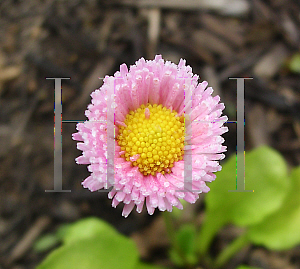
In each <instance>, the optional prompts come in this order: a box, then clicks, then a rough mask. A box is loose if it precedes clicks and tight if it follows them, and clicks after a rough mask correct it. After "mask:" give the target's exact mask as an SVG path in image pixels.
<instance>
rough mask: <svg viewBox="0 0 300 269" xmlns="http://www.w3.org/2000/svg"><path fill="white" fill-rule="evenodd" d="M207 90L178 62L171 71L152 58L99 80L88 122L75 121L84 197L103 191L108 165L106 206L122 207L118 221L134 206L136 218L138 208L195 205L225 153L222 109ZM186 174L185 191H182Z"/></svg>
mask: <svg viewBox="0 0 300 269" xmlns="http://www.w3.org/2000/svg"><path fill="white" fill-rule="evenodd" d="M207 85H208V83H207V82H206V81H204V82H202V83H200V84H198V76H197V75H193V73H192V68H191V67H190V66H186V65H185V60H182V59H181V60H180V62H179V64H178V65H176V64H173V63H171V62H168V61H166V62H165V61H164V60H163V59H162V57H161V56H160V55H157V56H156V57H155V59H154V60H151V61H146V60H145V59H144V58H141V59H140V60H138V61H137V62H136V64H135V65H133V66H130V70H129V71H128V68H127V66H126V64H122V65H121V66H120V71H119V72H116V73H115V75H114V76H113V77H110V76H106V77H105V79H104V84H103V86H102V87H101V88H100V89H98V90H96V91H94V92H93V93H92V94H91V97H92V104H90V105H89V106H88V109H87V110H86V113H85V114H86V116H87V118H88V119H89V120H88V121H85V122H83V123H78V125H77V130H78V132H77V133H75V134H73V139H74V140H77V141H81V142H80V143H78V145H77V147H78V149H79V150H82V151H83V153H82V156H80V157H78V158H77V159H76V161H77V163H78V164H89V166H88V170H89V171H90V172H91V175H90V176H89V177H87V178H86V179H85V180H84V182H83V183H82V185H83V186H84V187H85V188H88V189H89V190H91V191H97V190H99V189H109V187H111V184H109V183H108V182H110V181H109V179H108V172H107V171H109V170H107V168H108V166H109V163H111V164H113V170H112V175H113V186H114V188H113V189H112V190H111V191H110V192H109V194H108V197H109V198H110V199H113V200H112V206H113V207H116V206H117V205H118V204H119V203H120V202H123V203H124V204H125V206H124V208H123V213H122V215H123V216H125V217H127V216H128V215H129V214H130V212H131V211H132V210H133V208H134V206H135V205H136V210H137V212H139V213H140V212H141V211H142V209H143V205H144V204H145V205H146V208H147V211H148V213H149V214H153V212H154V210H155V208H158V209H159V210H161V211H165V210H168V211H172V208H173V206H175V207H177V208H179V209H182V204H181V203H180V200H179V199H184V200H186V201H187V202H189V203H195V202H196V200H197V199H198V197H199V193H201V192H208V191H209V187H207V186H206V182H211V181H213V180H214V179H215V175H214V174H213V172H216V171H219V170H221V166H220V165H219V162H218V160H220V159H223V158H224V154H221V153H222V152H224V151H226V147H225V146H222V143H223V142H224V139H223V138H222V137H221V135H222V134H223V133H225V132H227V130H228V129H227V127H223V123H224V122H225V121H226V120H227V117H226V116H222V117H221V114H222V110H223V109H224V104H222V103H219V101H220V98H219V96H215V97H212V96H211V94H212V92H213V89H212V88H211V87H208V88H207ZM111 95H112V97H111V100H112V103H110V105H109V106H108V103H109V98H110V96H111ZM109 111H112V113H114V114H113V118H111V117H109V116H108V114H109ZM109 125H110V126H113V129H114V132H113V133H112V135H109V134H108V128H109ZM109 141H110V142H112V144H111V145H112V146H113V152H112V153H113V155H111V156H112V158H111V159H113V160H111V161H110V159H109V158H110V157H109V156H110V155H109V147H108V145H109ZM188 158H189V165H187V164H186V163H187V162H186V160H187V159H188ZM186 171H188V172H189V173H190V178H189V179H188V180H189V181H191V187H192V188H190V189H188V190H186V189H185V191H184V188H185V187H186V186H187V185H186V184H185V183H186V178H187V177H186V174H185V173H186ZM191 190H197V191H191Z"/></svg>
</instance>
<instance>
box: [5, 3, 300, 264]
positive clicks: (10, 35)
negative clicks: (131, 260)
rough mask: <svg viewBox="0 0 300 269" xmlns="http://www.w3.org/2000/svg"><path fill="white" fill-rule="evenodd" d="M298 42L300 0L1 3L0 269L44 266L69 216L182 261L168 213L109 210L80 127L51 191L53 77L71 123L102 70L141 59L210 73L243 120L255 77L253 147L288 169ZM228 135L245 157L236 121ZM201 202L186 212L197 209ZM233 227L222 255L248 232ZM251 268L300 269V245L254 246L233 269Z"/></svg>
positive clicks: (250, 122)
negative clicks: (240, 99)
mask: <svg viewBox="0 0 300 269" xmlns="http://www.w3.org/2000/svg"><path fill="white" fill-rule="evenodd" d="M299 48H300V2H299V1H298V0H294V1H293V0H253V1H250V0H249V1H247V0H235V1H232V0H226V1H220V0H214V1H213V0H210V1H208V0H205V1H193V0H185V1H172V0H162V1H159V0H153V1H149V0H141V1H134V0H126V1H100V0H90V1H88V0H75V1H54V0H44V1H42V0H28V1H18V0H3V1H1V3H0V108H1V109H0V199H1V200H0V213H1V216H0V242H1V244H0V269H2V268H3V269H6V268H13V269H23V268H24V269H25V268H34V267H35V266H36V265H37V264H38V263H39V262H40V261H41V260H42V259H43V258H44V257H45V256H46V254H47V253H36V252H35V251H34V250H33V249H32V245H33V243H34V241H35V239H36V238H38V237H39V236H41V235H43V234H45V233H51V232H54V231H55V230H56V229H57V227H59V226H60V225H61V224H63V223H69V222H73V221H75V220H77V219H80V218H83V217H86V216H91V215H92V216H98V217H100V218H102V219H104V220H106V221H108V222H109V223H111V224H112V225H114V226H115V227H116V228H117V229H118V230H119V231H120V232H122V233H124V234H126V235H130V236H132V237H133V238H134V239H135V240H136V242H137V244H138V246H139V249H140V252H141V255H142V257H143V259H144V260H145V261H149V262H153V263H156V264H163V265H167V266H170V267H172V264H171V263H170V261H169V260H168V255H167V246H168V240H167V238H166V235H165V231H164V224H163V222H162V218H161V216H160V214H159V212H157V211H156V212H155V214H154V216H148V215H147V213H146V212H145V211H144V212H143V213H142V214H137V213H131V215H130V216H129V217H128V218H127V219H124V218H123V217H122V216H121V211H122V208H121V206H119V207H118V208H117V209H113V208H111V201H110V200H109V199H107V194H106V193H90V192H89V191H88V190H86V189H83V188H82V186H81V185H80V183H81V181H82V180H83V179H84V178H85V177H87V176H88V172H87V169H86V167H85V166H79V165H76V163H75V161H74V159H75V158H76V157H77V156H78V155H79V154H80V151H78V150H77V149H76V142H75V141H73V140H72V139H71V134H72V133H73V132H74V131H75V124H74V123H63V186H64V189H67V190H72V192H71V193H45V190H51V189H53V143H54V141H53V127H54V126H53V116H54V114H53V102H54V82H53V81H51V80H46V79H45V78H46V77H71V79H70V80H63V83H62V89H63V98H62V102H63V120H84V119H85V116H84V111H85V109H86V107H87V105H88V103H89V102H90V96H89V95H90V93H91V92H92V91H93V90H94V89H96V88H99V87H100V86H101V83H102V81H101V80H99V79H98V77H104V76H105V75H107V74H108V75H113V74H114V72H115V71H117V70H118V68H119V65H120V64H122V63H124V62H125V63H126V64H127V65H130V64H134V62H135V61H136V60H138V59H139V58H140V57H145V58H146V59H153V57H154V55H155V54H162V55H163V58H164V59H167V60H171V61H173V62H175V63H178V61H179V59H180V58H184V59H186V60H187V63H188V64H189V65H190V66H192V68H193V72H194V73H196V74H199V75H200V76H201V80H207V81H208V82H209V85H210V86H212V87H213V88H214V90H215V94H219V95H220V96H221V100H222V102H224V103H225V104H226V110H225V114H226V115H228V117H229V119H230V120H232V121H234V120H236V81H235V80H229V79H228V78H229V77H252V78H253V80H247V81H246V83H245V97H246V98H245V118H246V125H245V141H246V150H250V149H252V148H254V147H257V146H259V145H262V144H268V145H270V146H272V147H274V148H275V149H276V150H278V151H280V152H281V153H282V154H283V156H284V157H285V159H286V160H287V162H288V164H289V167H293V166H296V165H299V164H300V77H299V74H298V75H297V74H296V73H293V72H291V71H290V69H289V63H290V60H291V58H292V56H293V55H294V54H295V53H297V52H298V53H299ZM227 126H228V127H229V129H230V131H229V133H227V134H225V135H224V137H225V139H226V142H225V144H226V145H227V146H228V156H229V155H231V154H234V153H235V148H236V126H235V124H234V123H228V124H227ZM203 209H204V205H203V198H202V199H200V200H199V201H198V202H197V204H196V205H194V206H193V207H188V208H187V209H186V212H185V213H184V214H185V220H189V219H190V216H191V215H193V214H195V213H197V215H198V216H199V217H197V220H198V221H199V223H201V220H202V217H203ZM238 232H239V231H238V229H237V228H235V227H231V226H228V227H226V228H225V229H223V230H222V232H220V234H219V235H218V238H217V239H216V240H215V242H214V246H213V248H212V251H216V252H217V251H219V249H220V248H222V247H223V246H224V245H226V244H227V243H228V242H229V241H230V240H232V238H234V237H235V235H236V234H237V233H238ZM240 263H244V264H250V265H255V266H261V267H262V268H266V269H268V268H270V269H271V268H278V269H279V268H280V269H282V268H285V269H295V268H300V248H299V247H297V248H294V249H292V250H289V251H286V252H280V253H279V252H271V251H268V250H266V249H264V248H259V247H251V248H248V249H246V250H244V251H243V252H241V253H239V254H238V255H237V256H236V257H234V258H233V259H232V261H231V262H230V263H229V264H228V265H227V267H226V268H234V267H235V266H236V265H237V264H240Z"/></svg>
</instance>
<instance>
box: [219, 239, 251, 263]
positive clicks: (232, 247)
mask: <svg viewBox="0 0 300 269" xmlns="http://www.w3.org/2000/svg"><path fill="white" fill-rule="evenodd" d="M248 244H249V241H248V239H247V236H246V233H245V234H243V235H241V236H240V237H238V238H236V239H235V240H234V241H233V242H232V243H230V244H229V245H228V246H227V247H226V248H225V249H224V250H223V251H222V252H221V253H220V254H219V255H218V257H217V259H216V262H215V268H220V267H222V266H223V265H224V264H226V263H227V262H228V261H229V260H230V258H231V257H232V256H233V255H234V254H236V253H237V252H238V251H239V250H241V249H242V248H244V247H245V246H246V245H248Z"/></svg>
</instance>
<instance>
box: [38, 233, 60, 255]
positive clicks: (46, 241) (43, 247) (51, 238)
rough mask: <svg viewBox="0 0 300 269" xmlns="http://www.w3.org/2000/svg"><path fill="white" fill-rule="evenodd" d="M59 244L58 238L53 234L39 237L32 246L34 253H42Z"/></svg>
mask: <svg viewBox="0 0 300 269" xmlns="http://www.w3.org/2000/svg"><path fill="white" fill-rule="evenodd" d="M58 243H59V238H58V237H57V236H56V235H53V234H46V235H44V236H42V237H40V238H39V239H38V240H37V241H36V242H35V243H34V245H33V249H34V251H36V252H44V251H47V250H49V249H51V248H53V247H54V246H55V245H57V244H58Z"/></svg>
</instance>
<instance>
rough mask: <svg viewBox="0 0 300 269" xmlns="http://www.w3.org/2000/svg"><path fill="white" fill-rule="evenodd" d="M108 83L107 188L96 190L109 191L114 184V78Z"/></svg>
mask: <svg viewBox="0 0 300 269" xmlns="http://www.w3.org/2000/svg"><path fill="white" fill-rule="evenodd" d="M109 79H111V81H110V82H109V83H112V81H113V83H114V85H113V87H111V86H112V85H110V86H109V87H108V89H107V177H106V180H107V189H103V190H99V191H98V192H109V191H111V190H112V189H113V186H114V184H115V170H114V168H115V164H114V157H115V124H114V121H115V105H116V104H115V79H116V78H109Z"/></svg>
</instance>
